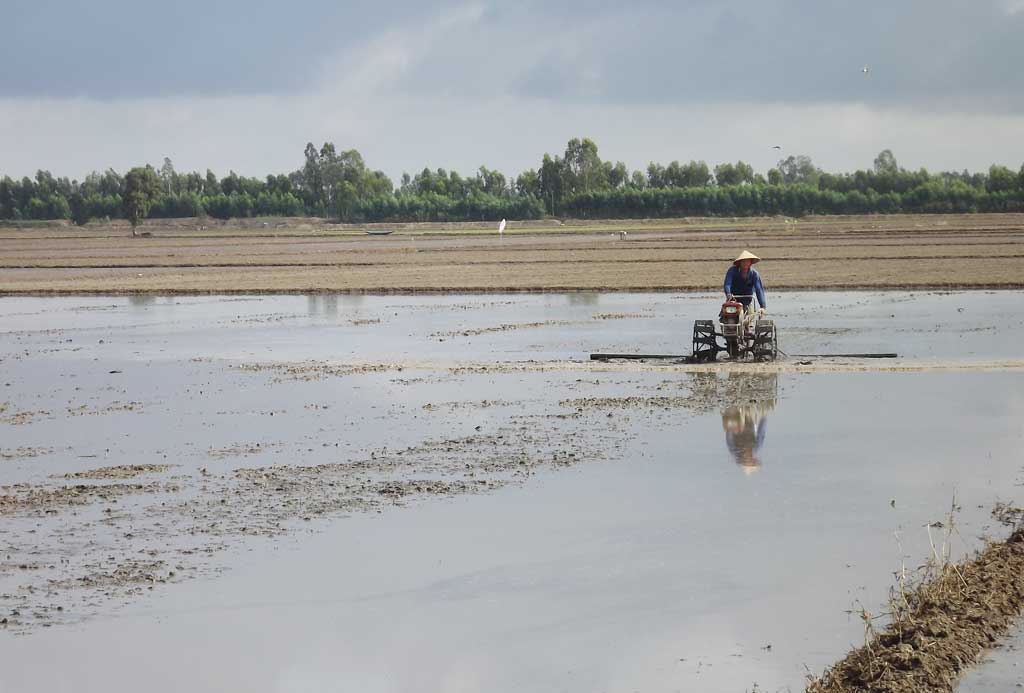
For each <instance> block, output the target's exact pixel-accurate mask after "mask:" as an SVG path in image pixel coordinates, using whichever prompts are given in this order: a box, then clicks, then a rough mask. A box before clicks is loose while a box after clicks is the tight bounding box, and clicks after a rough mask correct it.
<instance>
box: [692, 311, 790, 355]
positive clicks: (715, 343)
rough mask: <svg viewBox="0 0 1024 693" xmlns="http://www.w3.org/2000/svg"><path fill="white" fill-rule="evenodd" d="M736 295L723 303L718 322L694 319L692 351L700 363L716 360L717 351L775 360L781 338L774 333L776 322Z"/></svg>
mask: <svg viewBox="0 0 1024 693" xmlns="http://www.w3.org/2000/svg"><path fill="white" fill-rule="evenodd" d="M738 298H753V296H746V295H743V296H734V297H732V298H730V299H728V300H726V302H725V303H723V304H722V310H721V311H719V313H718V323H717V324H716V323H715V321H714V320H696V321H694V323H693V355H692V356H691V359H692V360H693V361H696V362H698V363H702V362H707V361H714V360H715V359H716V358H718V352H720V351H724V352H726V353H727V354H728V355H729V358H730V359H733V360H740V359H745V358H747V357H748V356H750V357H752V358H753V360H755V361H774V360H775V359H776V357H777V356H778V354H779V342H778V338H777V336H776V334H775V322H774V321H772V320H768V319H766V318H763V317H761V316H760V315H759V314H758V313H757V312H755V311H750V310H745V309H744V306H743V304H742V303H740V302H739V301H738V300H736V299H738Z"/></svg>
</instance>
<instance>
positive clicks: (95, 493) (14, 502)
mask: <svg viewBox="0 0 1024 693" xmlns="http://www.w3.org/2000/svg"><path fill="white" fill-rule="evenodd" d="M177 490H178V487H177V486H173V485H166V484H102V485H99V484H76V485H74V486H56V487H46V486H36V485H32V484H14V485H13V486H0V516H4V515H15V514H29V515H45V514H50V513H55V512H57V511H58V510H60V509H62V508H67V507H71V506H76V505H87V504H89V503H97V502H116V501H117V499H118V498H120V497H122V496H127V495H132V494H139V493H157V492H168V491H177Z"/></svg>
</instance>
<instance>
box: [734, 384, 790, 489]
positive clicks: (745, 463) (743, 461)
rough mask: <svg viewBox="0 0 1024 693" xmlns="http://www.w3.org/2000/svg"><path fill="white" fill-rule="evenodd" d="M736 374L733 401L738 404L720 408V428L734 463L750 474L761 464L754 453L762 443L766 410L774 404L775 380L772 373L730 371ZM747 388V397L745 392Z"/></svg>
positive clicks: (766, 417)
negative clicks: (737, 394)
mask: <svg viewBox="0 0 1024 693" xmlns="http://www.w3.org/2000/svg"><path fill="white" fill-rule="evenodd" d="M734 375H735V376H738V377H739V378H740V380H739V382H737V383H736V385H737V386H738V388H740V393H739V394H740V396H739V397H736V398H735V399H734V400H733V401H737V400H738V401H741V402H743V403H742V404H739V405H734V406H730V407H726V408H725V409H723V410H722V429H723V430H724V431H725V445H726V447H727V448H729V454H731V455H732V458H733V460H735V461H736V464H738V465H740V467H741V468H742V469H743V471H744V473H746V474H752V473H753V472H756V471H757V470H758V469H760V468H761V460H760V459H759V458H758V456H757V453H758V452H759V451H760V450H761V447H762V446H763V445H764V437H765V433H767V431H768V412H770V411H771V410H772V409H774V408H775V397H776V391H777V381H776V376H775V374H774V373H772V374H752V373H751V374H743V375H740V374H737V373H733V374H730V382H729V385H730V386H732V385H733V382H732V379H733V378H732V376H734ZM748 391H749V393H750V395H751V397H750V398H747V397H746V396H745V394H746V393H747V392H748Z"/></svg>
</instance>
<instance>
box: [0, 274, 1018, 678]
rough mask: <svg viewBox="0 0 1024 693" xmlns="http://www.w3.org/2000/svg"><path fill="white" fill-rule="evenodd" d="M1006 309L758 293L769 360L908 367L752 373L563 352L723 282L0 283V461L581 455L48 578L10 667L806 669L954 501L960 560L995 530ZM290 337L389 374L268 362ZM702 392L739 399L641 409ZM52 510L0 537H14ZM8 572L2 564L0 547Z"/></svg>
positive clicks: (68, 464)
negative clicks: (37, 289) (472, 439)
mask: <svg viewBox="0 0 1024 693" xmlns="http://www.w3.org/2000/svg"><path fill="white" fill-rule="evenodd" d="M1020 298H1021V297H1020V294H1018V293H968V294H909V295H906V294H899V295H892V294H853V295H832V294H783V295H778V296H776V297H773V299H774V300H773V303H772V309H773V315H774V317H775V318H776V320H777V321H778V323H779V329H780V334H781V336H782V340H783V341H782V346H783V349H784V350H786V351H787V352H789V353H793V354H795V353H820V352H824V351H844V352H846V351H857V352H862V351H875V350H877V351H898V352H900V353H901V354H902V355H903V358H902V359H901V360H900V361H899V362H897V364H896V365H897V366H898V367H905V368H916V367H918V366H927V367H928V369H929V370H926V371H923V372H883V371H878V370H874V369H875V368H877V366H878V364H847V365H848V366H850V367H851V368H853V367H856V368H858V369H860V368H862V367H863V368H864V369H866V370H865V371H864V372H804V373H801V372H796V373H794V372H782V373H758V374H750V373H745V372H743V371H742V370H740V371H737V370H736V369H731V370H729V372H721V373H711V374H695V373H690V372H686V371H684V370H682V369H681V368H680V367H678V366H674V365H672V364H660V363H658V364H654V363H652V364H619V365H611V366H602V365H597V364H591V363H590V362H588V361H586V355H587V354H588V353H590V352H592V351H629V350H635V351H649V352H650V351H658V352H677V353H685V352H687V351H688V342H689V321H690V320H692V319H694V318H697V317H712V316H713V313H714V310H715V307H716V299H715V298H713V297H700V296H669V295H654V296H647V295H615V296H604V295H585V294H582V295H571V296H525V297H518V296H511V297H509V296H486V297H462V296H460V297H438V298H433V297H431V298H422V297H410V298H403V297H334V296H313V297H308V298H307V297H260V298H252V299H242V300H239V299H217V298H203V299H155V300H152V301H150V300H139V299H136V300H135V301H134V302H129V301H127V300H126V299H116V298H98V299H17V300H15V299H4V300H3V301H0V319H2V323H0V324H2V326H3V327H2V334H0V349H2V352H0V357H2V358H3V360H2V361H0V381H2V384H3V386H4V390H3V394H0V405H3V404H6V405H7V409H6V411H5V412H4V421H3V423H0V426H2V428H3V442H2V443H0V454H2V453H6V454H8V455H9V456H8V457H6V458H3V459H0V483H3V484H10V483H15V482H25V483H35V484H45V483H50V482H49V481H48V479H49V477H50V476H51V475H53V474H64V473H67V472H74V471H81V470H84V469H91V468H96V467H100V466H109V465H120V464H133V463H140V462H160V463H172V464H176V465H179V466H178V467H176V468H174V470H173V471H172V472H170V474H172V475H176V476H178V477H181V480H180V481H179V483H181V484H182V485H185V486H186V487H187V483H189V482H187V481H185V479H186V478H189V479H190V478H193V477H198V476H199V475H200V474H201V472H200V471H199V470H200V469H202V470H207V471H206V472H205V473H207V474H208V473H211V472H212V473H214V474H216V473H224V474H228V473H230V472H232V471H233V470H237V469H249V468H259V467H262V466H266V465H279V464H291V465H300V466H309V465H316V464H321V463H326V464H331V463H337V462H345V461H348V460H360V459H365V458H366V457H367V455H376V454H377V451H380V450H382V449H383V448H385V447H386V448H390V449H395V448H401V447H403V446H415V445H417V444H420V443H422V442H423V441H434V440H438V439H455V438H459V439H461V438H462V437H465V436H473V435H475V432H476V431H477V427H480V429H481V431H480V434H481V435H483V434H486V433H487V432H488V431H501V432H502V435H509V436H513V435H520V436H522V437H526V436H527V434H533V433H535V432H537V431H542V432H548V433H550V435H549V436H548V437H547V438H545V439H544V440H543V441H542V442H540V443H538V444H537V446H536V448H531V451H532V453H533V454H541V453H543V454H547V453H552V454H558V453H559V452H560V451H561V450H562V449H563V448H564V447H565V445H566V443H565V440H564V438H565V437H569V438H572V439H574V440H575V442H576V443H577V444H578V445H579V447H578V448H574V450H578V451H579V452H578V454H579V455H580V457H581V458H583V459H579V460H577V461H576V462H574V463H573V464H569V465H560V466H551V467H542V468H537V469H536V470H535V472H534V473H532V474H530V475H527V476H525V477H523V478H522V479H520V480H519V481H517V482H516V483H514V484H510V485H505V486H502V487H501V488H497V489H496V490H493V491H491V492H489V493H485V494H481V495H459V494H456V495H451V496H445V497H428V498H421V499H413V500H412V501H411V502H409V503H406V504H405V505H404V506H402V507H387V508H383V509H382V512H379V513H378V512H376V511H373V512H353V513H349V514H348V515H349V516H347V517H344V518H343V519H342V518H340V517H338V516H336V515H327V516H324V517H320V518H316V519H314V521H313V522H312V523H309V522H303V521H301V520H299V521H297V522H296V523H294V524H295V525H297V526H296V527H294V528H293V529H292V530H290V531H289V532H288V533H285V534H283V535H279V536H276V537H259V536H257V537H247V536H232V537H230V541H227V542H226V543H227V544H228V545H227V546H226V547H225V548H223V549H222V550H221V551H219V552H217V553H216V554H214V555H213V558H211V559H210V560H209V562H208V563H207V564H205V565H206V567H207V568H208V569H206V570H199V571H198V573H197V577H196V578H195V579H191V580H186V581H181V582H178V583H173V584H167V585H162V584H161V585H158V586H157V589H154V590H152V591H150V590H148V589H147V590H143V593H142V594H141V595H129V596H128V597H125V598H119V599H114V598H112V599H110V600H102V599H98V600H96V601H95V602H93V603H90V604H87V605H84V606H83V605H81V604H78V603H77V602H75V600H74V591H73V590H71V591H69V592H62V593H60V594H58V595H55V596H54V597H53V600H54V601H60V600H62V599H63V600H67V604H68V608H67V611H62V612H61V613H62V614H63V613H68V614H69V616H68V617H67V618H65V619H58V620H57V622H56V623H54V625H52V626H51V627H39V628H35V629H32V630H31V631H30V632H28V633H26V634H23V635H20V636H18V635H13V634H8V633H0V639H3V641H4V642H3V646H2V647H0V672H2V673H0V690H11V691H14V690H18V691H22V690H75V691H89V690H97V691H98V690H104V691H110V690H114V691H118V690H126V691H127V690H134V689H137V688H145V689H147V690H157V691H160V690H168V691H170V690H181V689H185V688H187V689H192V690H210V691H213V690H226V689H227V690H236V689H237V690H241V689H245V690H256V691H294V690H309V691H321V690H323V691H329V690H352V689H358V690H388V691H391V690H393V691H408V690H413V691H438V690H445V691H447V690H484V689H486V690H508V691H512V690H516V691H518V690H542V691H544V690H551V691H555V690H559V691H561V690H569V691H593V690H609V691H618V690H630V691H632V690H645V691H671V690H706V691H719V690H720V691H738V690H749V689H751V688H752V687H753V686H754V684H755V683H756V684H757V685H758V688H759V689H760V690H801V689H802V682H803V678H804V675H805V673H806V672H808V671H810V672H815V673H816V672H819V671H820V670H821V668H823V667H824V666H827V665H828V664H830V663H832V662H833V661H835V660H836V659H838V658H839V657H841V656H842V655H843V654H844V653H845V652H846V650H847V649H848V648H849V647H850V646H851V645H855V644H859V643H860V642H862V640H863V632H864V628H863V624H862V622H861V621H860V618H859V617H858V616H857V615H855V614H853V615H851V614H847V613H846V612H847V611H850V610H856V609H858V608H860V607H861V606H863V607H864V608H866V609H867V610H869V611H871V612H873V613H877V612H878V610H879V608H880V606H881V605H882V603H883V602H884V599H885V597H886V594H887V590H888V587H889V585H890V584H891V579H892V572H893V571H894V570H897V569H899V567H900V565H901V561H905V562H906V564H907V565H908V567H913V566H915V565H917V564H919V563H920V562H921V561H922V560H923V559H924V558H925V557H926V556H927V555H928V554H929V553H930V552H931V546H930V543H929V530H928V529H926V525H927V524H928V523H930V522H933V521H936V520H945V519H946V518H945V514H946V513H947V512H948V510H949V507H950V505H951V504H952V503H953V502H954V499H955V502H956V503H957V504H958V505H959V506H960V510H959V512H958V513H957V519H956V524H957V527H958V530H959V531H958V533H955V534H954V535H953V536H952V537H951V539H950V542H951V545H952V548H953V550H954V552H955V553H958V554H959V553H962V552H963V551H965V550H968V549H970V548H973V547H975V546H977V545H978V542H977V538H978V537H979V536H980V535H981V534H983V533H986V532H991V533H992V534H995V535H999V534H1000V532H1001V531H1002V528H1000V527H998V526H996V525H994V524H993V523H992V521H991V520H990V518H989V510H990V509H991V506H992V504H993V503H994V502H995V501H997V500H1015V501H1016V502H1018V503H1019V502H1020V500H1021V493H1020V486H1019V484H1020V483H1021V482H1022V481H1024V478H1022V471H1021V466H1022V460H1021V457H1020V454H1019V449H1020V446H1021V443H1022V442H1024V431H1022V427H1021V426H1020V424H1019V421H1020V420H1021V414H1024V397H1022V395H1020V394H1019V393H1021V392H1024V389H1022V387H1021V386H1022V385H1024V382H1022V380H1024V372H1022V370H1021V366H1020V364H1019V362H1016V361H1015V359H1019V357H1020V351H1019V349H1018V348H1016V346H1015V344H1019V343H1020V342H1019V337H1020V336H1021V332H1022V331H1024V329H1022V321H1021V319H1020V318H1019V317H1015V316H1014V313H1013V311H1012V310H1011V308H1012V306H1014V305H1017V304H1018V303H1019V301H1020ZM69 340H70V341H69ZM314 360H319V361H323V362H326V364H327V365H335V366H337V365H340V364H345V365H349V366H351V365H353V364H360V365H363V366H366V365H377V366H381V368H380V369H379V370H344V371H343V372H338V371H337V370H335V371H331V372H327V373H324V372H322V371H317V370H313V371H303V372H302V374H305V375H310V374H311V375H310V377H308V378H305V377H300V378H294V377H282V376H283V372H282V370H281V368H279V367H274V368H270V367H269V366H268V364H269V362H277V363H278V366H279V365H280V362H283V363H284V364H292V365H296V364H308V363H309V362H310V361H314ZM994 362H999V364H998V365H993V364H994ZM830 363H831V362H821V361H817V362H815V363H812V364H811V366H809V367H808V370H814V369H815V368H816V367H817V366H821V367H831V366H827V365H826V364H830ZM1014 364H1016V365H1014ZM320 365H322V364H320ZM252 366H260V368H246V367H252ZM265 366H267V368H264V367H265ZM399 369H400V370H399ZM112 371H117V372H112ZM292 375H294V374H292ZM284 376H287V373H284ZM709 379H711V380H713V382H709ZM8 383H9V384H8ZM709 387H710V388H711V389H712V390H713V391H714V392H716V393H717V392H720V391H724V390H728V391H730V392H732V393H733V396H730V397H729V398H726V399H721V400H720V401H719V400H716V399H715V398H714V397H712V398H711V399H706V398H705V399H698V400H694V399H693V398H692V397H690V399H685V401H681V402H677V401H675V400H671V399H669V400H663V399H657V398H666V397H667V398H672V397H679V396H681V395H684V394H687V393H691V394H692V393H693V392H704V391H707V389H708V388H709ZM747 389H749V391H750V392H751V393H753V394H754V396H753V397H749V398H744V396H743V393H745V392H747ZM737 392H738V393H739V395H738V396H736V393H737ZM588 398H589V400H588ZM626 398H638V399H640V400H642V401H641V403H639V404H637V403H636V402H635V401H631V400H627V399H626ZM745 399H746V401H744V400H745ZM750 399H754V400H756V401H754V402H751V401H750ZM484 402H486V404H482V403H484ZM631 402H632V403H631ZM131 403H136V406H128V405H131ZM18 414H29V416H25V417H21V418H20V419H11V418H10V417H12V416H17V415H18ZM14 421H17V423H15V422H14ZM524 428H526V429H527V430H526V431H525V432H524ZM254 443H259V446H255V445H254ZM335 444H337V445H335ZM18 450H21V451H27V450H32V451H36V452H38V454H35V455H32V456H19V455H17V454H16V451H18ZM238 450H243V452H241V453H239V452H237V451H238ZM40 451H43V452H40ZM225 451H227V452H225ZM457 452H458V451H457V450H456V451H453V452H452V453H451V454H456V453H457ZM445 454H448V453H444V452H442V453H439V455H440V456H441V457H443V456H444V455H445ZM469 457H470V458H472V454H470V455H469ZM435 462H436V460H435V459H434V458H431V463H432V464H433V463H435ZM481 475H485V473H484V472H481ZM82 512H83V513H84V511H82ZM76 517H77V516H76V515H71V514H68V513H66V512H64V511H61V512H58V513H56V514H55V515H54V516H47V517H43V518H33V519H18V520H17V521H16V522H15V523H14V524H7V526H6V527H5V528H4V529H2V530H0V532H2V534H0V538H3V539H4V540H6V541H8V542H9V543H11V544H12V545H16V546H17V547H18V550H22V551H27V550H29V549H27V548H25V547H28V546H29V545H31V544H33V543H38V544H40V545H43V546H45V545H46V544H47V542H48V541H50V538H51V537H54V536H62V535H60V531H59V530H60V527H62V526H67V525H72V524H74V523H75V522H76V521H78V520H76ZM4 522H5V523H7V519H6V518H5V519H4ZM140 524H141V520H140ZM105 526H106V525H96V527H97V529H96V530H95V531H101V530H100V529H98V528H99V527H105ZM307 528H311V529H312V530H313V531H312V532H310V531H308V529H307ZM149 529H151V530H152V528H149ZM90 531H91V530H90ZM29 532H32V534H29ZM76 536H77V538H78V539H79V540H81V539H82V536H81V535H76ZM85 536H89V534H88V532H86V533H85ZM153 536H154V538H155V537H156V536H157V535H155V534H154V535H153ZM944 536H945V535H944V533H943V532H942V531H941V530H938V529H935V528H933V529H931V537H932V539H933V540H934V541H936V542H937V543H938V544H939V546H940V549H941V542H942V539H943V537H944ZM40 537H41V538H40ZM165 539H166V537H161V540H165ZM154 540H155V539H154ZM175 540H176V539H174V538H171V539H167V541H170V542H172V543H173V541H175ZM138 541H145V539H144V538H143V539H141V540H139V539H136V538H134V537H133V538H131V539H121V538H118V540H117V541H113V540H111V542H110V547H111V550H117V551H125V552H127V551H129V550H131V549H134V548H136V546H137V542H138ZM133 542H135V543H133ZM76 546H78V545H76ZM75 551H77V552H78V553H79V554H81V553H83V552H85V553H87V549H85V548H80V547H79V548H76V549H75ZM58 553H59V552H58ZM54 555H56V554H54ZM76 555H77V554H76ZM0 580H2V582H0V585H2V586H3V587H2V589H0V592H5V593H7V594H8V595H11V594H15V595H17V590H19V589H20V588H21V586H23V584H24V579H23V577H22V576H21V575H20V574H19V571H18V569H17V568H16V567H13V566H11V565H10V564H9V563H5V564H4V569H3V572H2V573H0ZM172 582H173V581H172ZM69 595H70V596H69ZM70 612H73V613H70ZM53 652H61V653H62V655H61V657H60V661H59V665H57V666H54V665H52V663H51V662H52V657H53V654H52V653H53Z"/></svg>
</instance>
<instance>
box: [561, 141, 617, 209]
mask: <svg viewBox="0 0 1024 693" xmlns="http://www.w3.org/2000/svg"><path fill="white" fill-rule="evenodd" d="M563 162H564V167H563V169H562V172H563V182H562V187H563V189H564V190H565V192H566V193H567V194H570V195H575V194H578V193H585V192H589V191H591V190H598V189H601V188H605V187H607V186H608V181H607V179H606V178H605V171H604V166H602V165H601V158H600V157H599V156H598V155H597V145H596V144H595V143H594V141H593V140H591V139H589V138H586V137H584V138H583V139H579V138H574V139H571V140H569V143H568V144H567V145H566V146H565V159H563Z"/></svg>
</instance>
